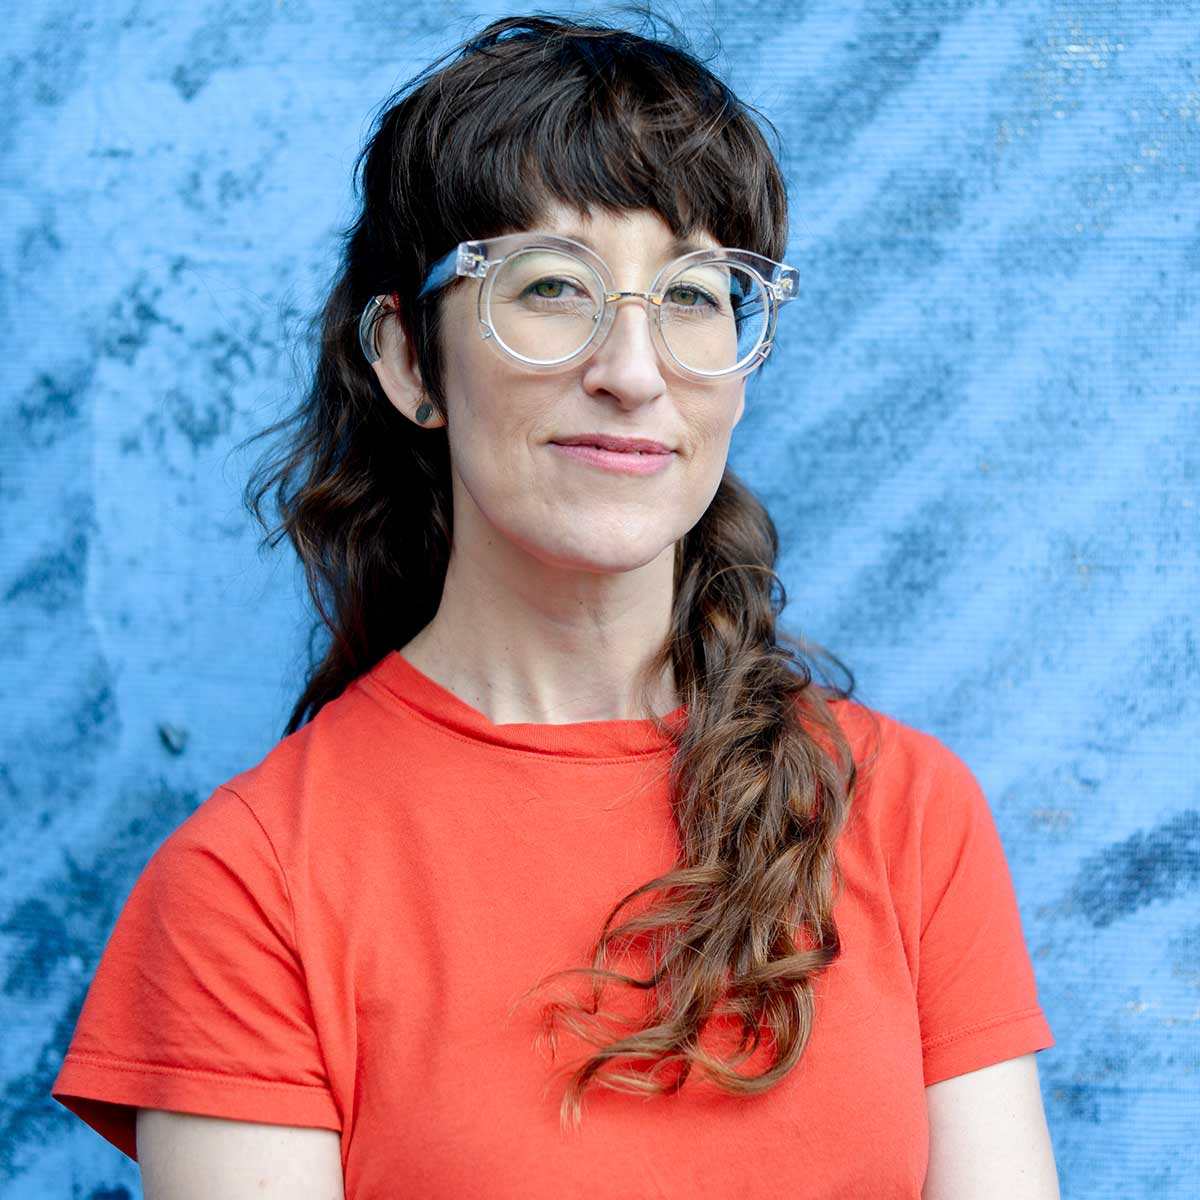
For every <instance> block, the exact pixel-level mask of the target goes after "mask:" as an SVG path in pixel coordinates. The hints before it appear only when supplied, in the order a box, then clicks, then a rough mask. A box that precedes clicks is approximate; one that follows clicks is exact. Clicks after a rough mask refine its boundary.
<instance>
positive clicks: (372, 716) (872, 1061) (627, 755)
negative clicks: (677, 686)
mask: <svg viewBox="0 0 1200 1200" xmlns="http://www.w3.org/2000/svg"><path fill="white" fill-rule="evenodd" d="M833 710H834V712H835V713H836V715H837V718H838V721H839V723H840V724H841V725H842V727H843V729H844V730H845V732H846V734H847V736H848V738H849V739H850V742H851V745H852V746H853V747H854V751H855V755H856V758H857V759H858V760H859V761H860V762H861V761H863V758H864V757H865V756H866V755H867V753H869V751H870V750H871V749H873V748H874V744H875V737H876V729H875V727H873V726H872V723H871V721H870V716H871V715H872V714H871V710H869V709H867V708H865V707H863V706H861V705H859V704H857V703H855V702H853V701H834V702H833ZM684 711H685V710H684V708H682V707H681V708H680V709H677V710H676V713H675V714H673V715H675V716H679V715H682V714H683V713H684ZM874 715H875V717H876V718H877V719H878V722H879V726H878V732H879V734H881V735H882V740H881V752H880V755H879V758H878V760H877V762H876V763H875V764H874V766H873V767H872V768H871V770H870V772H869V773H868V774H867V775H866V776H865V777H864V779H863V782H862V783H861V784H860V788H859V791H858V794H857V795H856V797H855V799H854V806H853V809H852V813H851V817H850V820H849V822H848V824H847V826H846V828H845V829H844V830H843V833H842V836H841V839H840V841H839V843H838V852H837V854H838V860H839V862H840V864H841V867H842V871H843V872H844V877H845V885H844V888H843V891H842V894H841V896H840V897H839V899H838V901H837V904H836V907H835V909H834V915H835V918H836V920H837V925H838V930H839V933H840V935H841V939H842V945H843V952H842V955H841V957H840V958H839V959H838V960H837V961H836V962H835V963H834V965H833V966H832V967H830V968H829V969H828V970H827V971H826V972H824V973H823V974H821V975H819V976H818V977H817V981H816V987H815V1025H814V1031H813V1034H812V1038H811V1040H810V1042H809V1044H808V1046H807V1048H806V1050H805V1052H804V1054H803V1056H802V1058H801V1059H800V1062H799V1063H798V1064H797V1066H796V1067H795V1068H794V1069H793V1070H792V1072H791V1073H790V1074H789V1075H788V1076H787V1077H786V1078H785V1079H784V1080H783V1082H782V1083H780V1084H779V1085H777V1086H776V1087H774V1088H773V1089H771V1090H768V1091H767V1092H765V1093H763V1094H761V1095H758V1096H751V1097H735V1096H731V1095H729V1094H727V1093H724V1092H721V1091H719V1090H718V1089H716V1088H715V1087H713V1086H712V1085H710V1084H707V1083H705V1082H704V1081H703V1080H701V1079H700V1078H699V1077H698V1076H697V1075H696V1074H695V1073H693V1074H692V1076H691V1077H690V1078H689V1079H688V1080H687V1082H686V1084H685V1085H684V1087H683V1089H682V1090H681V1091H680V1092H679V1093H677V1094H676V1095H671V1096H661V1097H655V1098H653V1099H650V1100H644V1099H642V1098H640V1097H636V1096H631V1095H624V1094H620V1093H616V1092H611V1091H607V1090H603V1089H596V1088H594V1087H593V1088H591V1089H589V1090H588V1092H587V1093H586V1094H585V1098H584V1110H583V1123H582V1125H581V1127H580V1128H579V1129H578V1130H567V1131H565V1132H564V1131H563V1130H561V1128H560V1126H559V1101H560V1099H561V1096H562V1091H561V1083H556V1084H555V1085H554V1086H552V1087H548V1086H547V1083H548V1080H549V1079H550V1077H551V1072H552V1070H553V1068H554V1064H553V1063H552V1062H551V1060H550V1059H549V1057H548V1053H549V1052H548V1051H547V1050H544V1049H535V1041H534V1039H535V1034H536V1029H535V1019H536V1015H537V1011H538V1004H537V1001H538V1000H539V998H540V999H543V1000H544V999H546V998H547V996H548V995H549V992H548V993H538V992H535V993H533V997H532V1003H530V1002H526V1003H525V1004H522V1005H518V1006H517V1007H516V1008H515V1009H514V1010H513V1011H512V1012H511V1013H510V1005H511V1004H512V1002H513V1001H514V1000H515V999H516V998H517V997H518V996H519V995H520V994H521V993H523V992H524V991H525V990H526V989H527V988H528V987H530V986H531V985H532V984H533V983H534V982H535V981H536V980H537V979H539V978H541V977H542V976H543V975H544V974H545V973H547V972H548V971H550V970H552V969H555V968H558V967H570V966H576V965H582V964H586V963H588V962H589V961H590V958H589V951H590V948H591V945H592V941H593V939H594V938H595V936H596V934H597V933H598V932H599V930H600V928H601V926H602V924H603V922H604V918H605V917H606V916H607V914H608V911H609V909H610V908H611V906H612V905H613V904H614V903H615V902H616V901H617V900H618V899H619V898H620V897H622V896H624V895H625V894H626V893H627V892H629V891H630V890H632V889H633V888H635V887H637V886H639V885H640V884H642V883H645V882H646V881H647V880H649V879H651V878H653V877H654V876H657V875H659V874H661V873H663V872H664V871H666V870H668V869H669V868H670V867H671V866H672V865H673V862H674V858H675V850H676V848H677V839H676V834H675V830H674V826H673V824H672V821H671V814H670V809H669V803H668V789H667V778H666V771H667V768H668V766H669V763H670V746H669V743H668V742H667V741H666V740H665V739H663V738H662V737H661V735H659V734H658V733H657V732H656V731H655V730H654V729H653V726H652V724H651V722H649V721H584V722H576V723H573V724H566V725H539V724H509V725H495V724H493V723H492V722H491V721H490V720H489V719H488V718H487V717H486V716H484V715H483V714H482V713H481V712H479V711H478V710H476V709H474V708H472V707H471V706H470V705H468V704H467V703H465V702H464V701H462V700H461V699H459V698H458V697H457V696H455V695H454V694H453V693H452V692H450V691H448V690H447V689H445V688H443V687H441V686H440V685H439V684H437V683H435V682H434V681H433V680H432V679H430V678H429V677H428V676H427V675H425V674H424V673H422V672H421V671H419V670H418V669H417V668H416V667H415V666H414V665H413V664H411V663H409V662H408V661H407V660H406V659H405V658H404V657H403V656H402V655H400V654H399V653H398V652H392V653H390V654H388V655H387V656H386V657H385V658H383V659H382V660H381V661H380V662H379V663H378V664H377V665H376V666H375V667H374V668H372V669H371V670H370V671H368V672H366V673H365V674H364V675H363V676H362V677H361V678H359V679H358V680H356V681H355V682H354V683H352V684H351V685H350V686H349V687H348V688H347V689H346V691H345V692H344V693H343V694H342V695H341V696H340V697H339V698H338V699H336V700H334V701H332V702H330V703H329V704H327V705H326V706H325V707H324V708H323V709H322V710H321V711H320V712H319V713H318V714H317V716H316V717H315V718H314V719H313V720H312V721H310V722H309V723H308V724H307V725H306V726H304V727H303V728H301V729H299V730H297V731H296V732H295V733H293V734H292V735H290V736H289V737H287V738H284V739H283V740H282V741H281V742H280V743H279V744H278V745H277V746H276V747H275V748H274V749H273V750H271V752H270V753H269V754H268V755H267V756H266V758H265V759H264V760H263V761H262V762H261V763H259V764H258V765H257V766H255V767H253V768H252V769H250V770H247V771H245V772H243V773H242V774H240V775H237V776H236V777H234V778H233V779H231V780H230V781H229V782H228V783H227V784H225V785H223V786H221V787H219V788H217V790H216V791H215V792H214V793H213V795H212V796H211V797H209V799H208V800H206V801H205V802H204V803H203V804H201V805H200V806H199V808H197V809H196V811H195V812H194V813H192V815H191V816H190V817H188V818H187V820H185V821H184V822H183V824H182V825H180V826H179V828H177V829H176V830H175V831H174V832H173V833H172V834H171V835H170V836H169V837H168V838H167V839H166V840H165V841H164V842H163V844H162V845H161V846H160V847H159V848H158V850H157V851H156V852H155V853H154V855H153V856H152V857H151V859H150V861H149V862H148V863H147V865H146V867H145V869H144V870H143V872H142V874H141V876H140V877H139V878H138V880H137V882H136V883H135V885H134V887H133V890H132V892H131V893H130V895H129V898H128V900H127V901H126V904H125V906H124V909H123V910H122V912H121V914H120V917H119V918H118V920H117V923H116V925H115V927H114V929H113V931H112V934H111V936H110V938H109V940H108V943H107V945H106V947H105V949H104V953H103V955H102V957H101V959H100V963H99V966H98V967H97V970H96V974H95V977H94V979H93V981H92V984H91V987H90V989H89V991H88V993H87V997H86V999H85V1001H84V1005H83V1008H82V1011H81V1012H80V1015H79V1020H78V1023H77V1025H76V1028H75V1032H74V1037H73V1040H72V1042H71V1045H70V1048H69V1050H68V1052H67V1055H66V1058H65V1060H64V1062H63V1064H62V1068H61V1070H60V1071H59V1074H58V1078H57V1079H56V1080H55V1082H54V1086H53V1088H52V1089H51V1094H52V1095H53V1097H54V1098H55V1099H57V1100H58V1101H60V1102H61V1103H62V1104H63V1105H65V1106H66V1107H67V1108H68V1109H70V1110H71V1111H72V1112H74V1113H76V1114H77V1115H78V1116H80V1117H81V1118H82V1119H83V1120H84V1121H86V1122H87V1123H88V1124H89V1125H91V1126H92V1127H93V1128H94V1129H96V1130H97V1131H98V1132H99V1133H101V1134H102V1135H103V1136H104V1137H106V1138H107V1139H108V1140H109V1141H111V1142H112V1143H113V1144H114V1145H116V1146H117V1147H118V1148H119V1149H121V1150H122V1151H124V1152H125V1153H126V1154H127V1155H129V1156H130V1157H131V1158H132V1157H136V1147H135V1116H136V1109H137V1108H138V1107H146V1108H165V1109H173V1110H177V1111H181V1112H191V1113H201V1114H206V1115H209V1116H217V1117H229V1118H235V1119H241V1120H250V1121H263V1122H271V1123H278V1124H286V1125H304V1126H315V1127H319V1128H325V1129H333V1130H338V1131H340V1132H341V1150H342V1166H343V1171H344V1176H345V1194H346V1197H347V1200H385V1198H391V1197H395V1196H421V1197H424V1198H426V1200H451V1198H453V1200H461V1197H463V1196H487V1197H489V1200H500V1198H502V1197H514V1198H515V1197H520V1198H521V1200H537V1198H540V1197H554V1198H555V1200H560V1198H561V1197H563V1196H587V1197H593V1198H603V1197H613V1198H618V1197H619V1198H620V1200H630V1198H643V1197H647V1198H648V1197H654V1198H659V1197H685V1196H696V1195H705V1196H744V1197H748V1198H749V1197H759V1196H762V1197H766V1196H772V1197H773V1196H778V1195H788V1196H814V1197H821V1198H822V1200H833V1198H835V1197H853V1198H854V1200H864V1198H867V1197H889V1198H894V1197H913V1198H914V1200H915V1198H917V1197H919V1196H920V1193H921V1186H922V1183H923V1181H924V1178H925V1169H926V1163H927V1160H928V1140H929V1139H928V1122H927V1116H926V1108H925V1094H924V1088H925V1087H926V1086H927V1085H929V1084H931V1083H936V1082H937V1081H938V1080H941V1079H946V1078H948V1077H950V1076H952V1075H959V1074H962V1073H964V1072H967V1071H974V1070H977V1069H979V1068H981V1067H985V1066H988V1065H990V1064H992V1063H996V1062H1000V1061H1002V1060H1004V1059H1008V1058H1013V1057H1015V1056H1017V1055H1021V1054H1026V1053H1029V1052H1030V1051H1035V1050H1042V1049H1045V1048H1047V1047H1049V1046H1053V1045H1054V1040H1053V1037H1052V1035H1051V1032H1050V1028H1049V1026H1048V1024H1047V1022H1046V1019H1045V1016H1044V1015H1043V1013H1042V1010H1041V1008H1040V1007H1039V1005H1038V997H1037V988H1036V982H1035V978H1034V972H1033V968H1032V964H1031V961H1030V958H1029V955H1028V952H1027V949H1026V946H1025V941H1024V937H1023V934H1022V929H1021V923H1020V916H1019V913H1018V909H1017V902H1016V898H1015V895H1014V892H1013V886H1012V881H1011V878H1010V874H1009V870H1008V866H1007V862H1006V859H1005V856H1004V851H1003V849H1002V846H1001V842H1000V839H999V836H998V834H997V830H996V826H995V824H994V821H993V818H992V815H991V812H990V810H989V807H988V803H987V801H986V799H985V798H984V795H983V793H982V791H981V790H980V787H979V785H978V783H977V782H976V780H975V778H974V777H973V775H972V774H971V772H970V771H969V770H968V768H967V767H966V766H965V765H964V763H963V762H962V760H961V759H960V758H958V757H957V756H956V755H955V754H954V753H953V752H952V751H950V750H949V749H948V748H947V747H946V746H945V745H943V744H942V743H941V742H940V741H938V740H937V739H936V738H934V737H932V736H930V735H928V734H925V733H921V732H919V731H917V730H915V729H913V728H911V727H909V726H906V725H904V724H901V723H900V722H898V721H895V720H892V719H891V718H889V717H887V716H885V715H884V714H882V713H878V712H876V713H875V714H874ZM629 915H631V911H630V909H626V910H623V912H622V914H620V917H619V919H620V918H623V917H625V916H629ZM567 978H568V979H570V978H572V977H567ZM575 978H582V977H575ZM584 986H585V987H586V980H585V981H584ZM552 991H553V988H551V989H550V992H552ZM623 993H624V994H628V992H627V990H626V989H623V988H622V987H621V986H620V985H612V986H611V987H610V988H609V989H607V990H606V991H605V992H604V994H603V996H602V1000H601V1006H602V1008H603V1007H609V1008H613V1009H616V1010H618V1011H630V1010H628V1009H625V1008H623V1007H622V1006H623V1005H624V1003H625V1001H623V1000H622V999H621V997H622V994H623ZM559 1049H560V1058H559V1060H558V1061H559V1065H561V1064H562V1063H563V1061H564V1058H563V1056H564V1055H565V1058H566V1060H568V1061H571V1062H574V1061H577V1060H578V1058H579V1057H580V1056H581V1054H582V1052H583V1051H584V1050H586V1049H587V1047H586V1045H585V1044H584V1043H582V1042H578V1041H577V1040H575V1039H573V1038H572V1037H571V1036H570V1035H568V1034H567V1033H566V1031H563V1034H562V1036H561V1038H560V1043H559ZM764 1053H766V1048H765V1047H764V1048H763V1050H762V1051H760V1053H759V1054H756V1055H755V1057H754V1058H752V1059H750V1060H749V1061H748V1062H747V1063H744V1064H743V1065H742V1066H741V1067H740V1068H738V1069H739V1070H740V1071H741V1072H742V1073H744V1074H749V1073H751V1072H752V1071H753V1073H758V1071H760V1070H761V1069H762V1066H764V1065H766V1063H767V1062H768V1061H769V1055H768V1057H763V1055H764Z"/></svg>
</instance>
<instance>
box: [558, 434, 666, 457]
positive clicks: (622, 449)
mask: <svg viewBox="0 0 1200 1200" xmlns="http://www.w3.org/2000/svg"><path fill="white" fill-rule="evenodd" d="M552 444H553V445H555V446H589V447H591V448H592V449H594V450H605V451H608V452H610V453H613V454H632V455H637V456H650V455H667V454H674V453H675V452H674V451H673V450H672V449H671V448H670V447H669V446H664V445H663V443H662V442H656V441H653V440H652V439H650V438H626V437H615V436H612V435H610V434H602V433H585V434H577V435H576V436H574V437H566V438H556V439H554V441H553V443H552Z"/></svg>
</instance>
